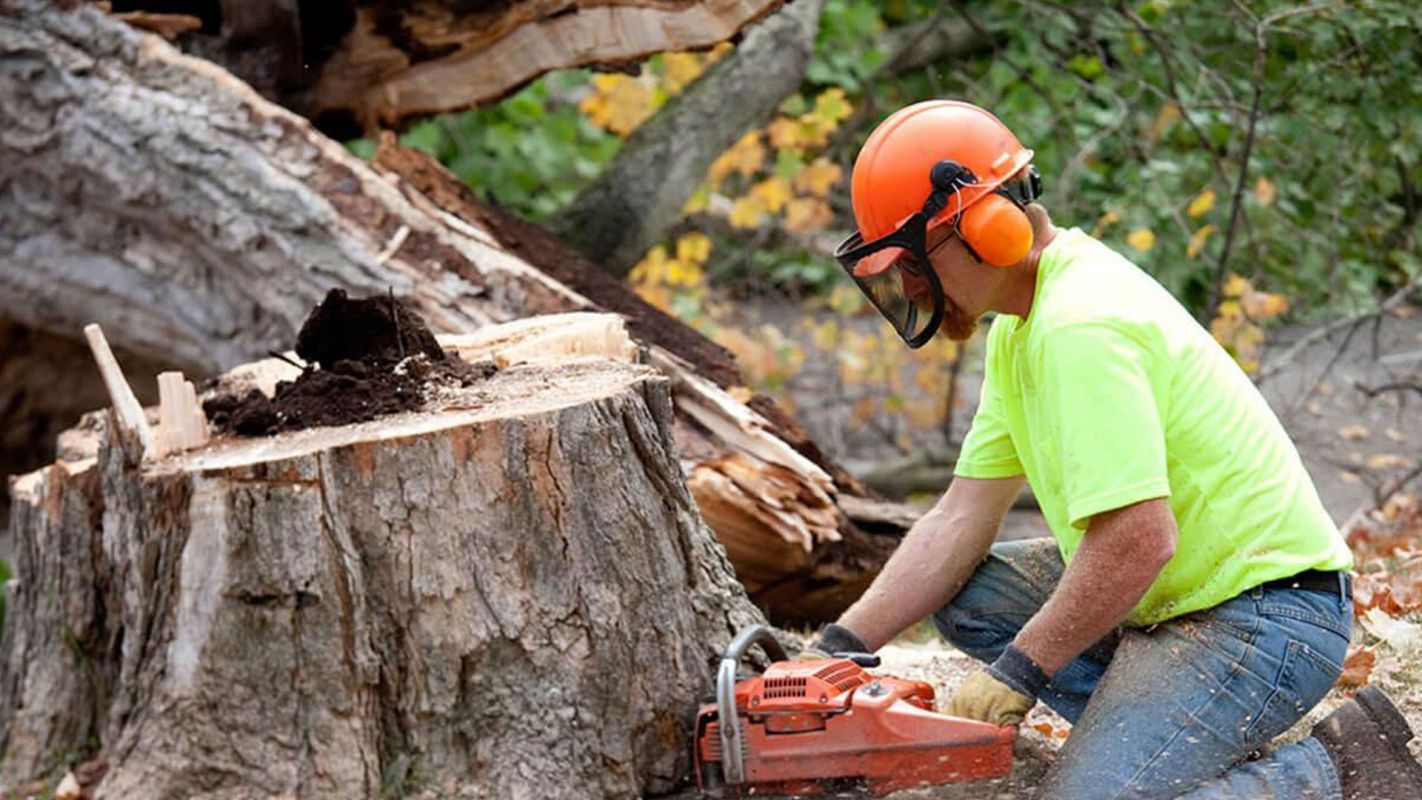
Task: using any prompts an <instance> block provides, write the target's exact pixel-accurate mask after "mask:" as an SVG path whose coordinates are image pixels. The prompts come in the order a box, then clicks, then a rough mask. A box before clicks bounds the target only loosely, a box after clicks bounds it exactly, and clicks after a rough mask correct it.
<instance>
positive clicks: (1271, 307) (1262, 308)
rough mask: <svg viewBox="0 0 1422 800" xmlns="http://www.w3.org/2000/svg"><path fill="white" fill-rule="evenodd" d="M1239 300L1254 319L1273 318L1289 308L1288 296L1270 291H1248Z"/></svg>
mask: <svg viewBox="0 0 1422 800" xmlns="http://www.w3.org/2000/svg"><path fill="white" fill-rule="evenodd" d="M1239 302H1240V305H1242V306H1243V307H1244V313H1245V314H1247V315H1249V318H1250V319H1252V320H1266V319H1273V318H1274V317H1277V316H1279V315H1280V314H1283V313H1284V312H1286V311H1288V310H1289V299H1288V298H1287V297H1284V296H1283V295H1282V294H1272V293H1270V292H1247V293H1246V294H1245V295H1244V296H1243V297H1241V298H1240V299H1239Z"/></svg>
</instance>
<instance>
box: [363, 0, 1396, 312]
mask: <svg viewBox="0 0 1422 800" xmlns="http://www.w3.org/2000/svg"><path fill="white" fill-rule="evenodd" d="M930 22H932V23H934V24H948V25H955V26H959V27H962V28H964V29H965V30H970V31H977V36H978V38H979V39H980V40H981V41H983V42H985V46H984V47H983V48H982V49H981V50H980V51H979V52H976V53H974V54H971V55H966V56H962V55H960V56H945V57H943V58H941V59H939V60H938V61H937V62H935V63H931V64H929V65H927V66H925V67H918V68H915V69H912V70H904V69H902V68H900V67H897V66H895V64H896V62H895V56H896V53H895V52H894V48H896V47H898V46H901V45H902V43H903V42H904V41H905V40H906V39H910V38H912V37H905V36H903V35H902V34H904V33H906V32H909V31H912V30H917V29H918V28H919V27H920V26H922V25H925V24H928V23H930ZM1261 42H1262V44H1263V49H1262V51H1260V50H1257V49H1256V46H1257V45H1258V43H1261ZM1257 54H1258V57H1256V55H1257ZM1419 63H1422V6H1419V4H1417V3H1416V2H1415V0H1339V2H1337V3H1334V4H1331V5H1324V4H1317V5H1309V4H1307V3H1304V2H1281V0H1245V1H1244V2H1240V3H1186V2H1178V0H1134V1H1133V2H1129V3H1126V4H1117V3H1114V2H1106V1H1105V0H1098V1H1097V2H1075V3H1036V2H1030V3H1027V2H1022V3H1003V2H989V1H988V0H965V2H959V3H941V2H937V1H936V0H887V1H886V2H871V0H827V2H826V4H825V10H824V14H823V16H822V18H821V20H820V29H819V35H818V39H817V41H816V46H815V51H814V56H813V58H812V60H811V63H810V65H809V68H808V73H807V77H806V81H805V85H804V86H803V87H802V89H801V91H800V92H799V93H797V94H795V95H793V96H791V97H790V98H788V99H787V100H786V101H785V103H783V104H782V107H781V109H780V111H781V115H782V118H785V119H790V120H794V119H798V118H802V117H803V116H804V115H806V114H809V113H810V112H812V111H813V110H814V108H815V103H816V98H819V97H823V96H825V95H824V92H825V90H826V89H831V88H837V89H840V90H843V92H844V95H843V96H842V100H843V102H845V103H846V104H847V106H848V108H852V109H853V110H854V113H853V115H851V116H849V117H848V118H847V119H846V121H845V123H844V125H845V127H844V128H843V129H840V130H836V131H834V132H833V133H832V135H831V137H830V141H829V145H828V150H826V151H824V152H825V153H826V154H827V155H828V156H829V157H830V158H831V159H832V160H833V162H834V163H835V164H837V165H838V166H839V167H840V169H841V170H842V173H843V175H844V176H847V175H848V174H849V170H850V168H851V166H852V164H853V159H854V155H855V153H856V152H857V150H858V146H859V144H860V143H862V142H863V140H864V138H865V137H866V136H867V135H868V133H869V131H870V130H871V129H872V128H873V126H874V125H875V124H876V123H877V122H878V121H879V120H881V119H883V117H884V116H886V115H887V114H889V113H890V112H892V111H893V110H895V109H896V108H898V107H900V106H902V105H905V104H907V103H912V102H915V101H918V100H923V99H928V98H933V97H954V98H962V99H967V100H970V101H972V102H975V103H978V104H980V105H983V106H985V107H987V108H989V109H990V110H992V111H993V112H994V113H996V114H997V115H998V116H999V117H1001V118H1002V119H1003V120H1004V121H1005V122H1006V123H1007V124H1008V125H1009V126H1010V127H1012V129H1013V130H1014V131H1015V132H1016V133H1017V134H1018V136H1019V138H1021V139H1022V141H1023V142H1024V144H1026V145H1027V146H1028V147H1031V148H1033V149H1034V150H1035V151H1036V163H1037V164H1038V166H1039V167H1040V169H1041V170H1042V172H1043V174H1044V176H1045V182H1046V186H1047V189H1048V193H1047V196H1046V198H1045V202H1046V204H1047V206H1048V207H1049V208H1050V209H1051V211H1052V214H1053V217H1054V218H1055V220H1056V221H1057V222H1058V223H1059V224H1065V225H1074V226H1079V227H1081V228H1083V229H1085V230H1087V231H1089V232H1095V233H1096V234H1097V235H1099V236H1101V237H1102V238H1103V239H1105V240H1106V241H1107V242H1108V243H1110V244H1111V245H1112V246H1114V247H1116V248H1117V249H1119V250H1121V251H1122V252H1123V253H1125V254H1126V255H1127V256H1129V257H1130V258H1132V259H1133V260H1135V261H1136V262H1137V263H1139V264H1140V265H1141V266H1142V267H1144V268H1145V269H1147V270H1148V271H1150V272H1151V273H1153V274H1154V275H1156V276H1157V277H1158V278H1159V279H1160V280H1161V281H1162V282H1163V283H1165V284H1166V285H1167V286H1168V287H1169V288H1170V289H1171V290H1172V291H1174V292H1175V293H1176V295H1177V296H1179V297H1181V298H1182V299H1183V300H1184V301H1185V302H1186V303H1187V305H1189V306H1190V307H1191V308H1192V309H1193V310H1195V311H1196V312H1203V311H1206V310H1207V308H1206V306H1207V303H1208V302H1209V300H1210V299H1211V298H1212V296H1213V295H1214V294H1215V293H1216V292H1217V291H1218V289H1219V288H1220V285H1221V284H1222V282H1223V281H1224V279H1225V278H1226V277H1227V276H1228V275H1229V274H1230V273H1237V274H1238V275H1240V276H1242V277H1243V278H1245V279H1247V280H1248V281H1250V282H1251V285H1252V286H1253V287H1256V288H1257V290H1258V291H1260V292H1273V293H1283V294H1285V295H1287V297H1288V299H1289V308H1290V310H1291V313H1295V314H1298V313H1302V314H1303V315H1305V316H1311V315H1336V314H1339V313H1343V312H1346V311H1349V310H1354V309H1355V308H1356V307H1357V306H1359V305H1362V304H1365V303H1368V302H1371V300H1372V298H1374V297H1375V296H1376V295H1377V294H1378V293H1380V292H1386V291H1390V290H1393V289H1395V288H1396V287H1398V286H1400V285H1401V284H1402V283H1403V282H1405V281H1406V280H1407V279H1408V278H1409V276H1411V275H1415V274H1416V273H1417V271H1418V269H1419V265H1418V262H1417V256H1416V253H1415V249H1414V248H1413V247H1412V246H1411V243H1412V242H1413V241H1414V240H1415V228H1416V221H1417V219H1418V218H1419V216H1422V190H1419V189H1418V186H1419V184H1422V164H1419V157H1418V152H1419V147H1422V82H1419V81H1418V80H1416V72H1417V65H1418V64H1419ZM651 68H652V69H653V70H654V71H655V70H657V69H659V67H658V66H657V65H656V64H653V65H652V66H651ZM592 91H593V89H592V87H591V86H590V76H589V75H588V74H587V73H585V72H569V73H562V74H558V75H554V76H550V77H548V78H545V79H543V80H541V81H539V82H537V83H535V84H533V85H531V86H530V87H528V88H527V89H525V90H523V91H521V92H519V93H518V94H516V95H514V96H512V97H510V98H508V99H507V100H505V101H503V102H501V103H499V104H497V105H495V106H491V107H489V108H486V109H481V110H477V111H472V112H469V113H467V114H462V115H456V116H450V117H444V118H440V119H437V120H434V121H431V122H428V123H425V124H423V125H420V126H418V127H416V128H414V129H412V130H411V131H410V132H409V133H407V134H406V136H405V140H406V142H407V143H409V144H411V145H413V146H416V147H420V148H422V149H425V150H427V151H429V152H432V153H434V154H435V155H437V156H438V157H439V158H441V159H442V160H443V161H444V162H445V163H446V164H448V165H449V166H450V167H451V169H453V170H454V171H455V172H456V173H457V174H459V175H460V176H461V177H462V178H464V179H465V180H466V181H468V182H469V183H470V185H472V186H474V187H475V188H476V189H478V190H479V191H480V192H482V193H484V194H485V196H486V197H489V198H493V199H497V200H498V201H499V202H500V203H502V204H504V205H506V206H508V207H510V208H512V209H513V210H515V211H517V212H519V213H521V214H524V215H526V216H529V217H532V218H535V219H543V218H547V217H549V216H551V215H554V214H556V213H557V210H558V209H559V208H561V207H562V206H563V204H565V203H566V202H568V201H569V200H570V199H571V198H572V197H573V196H574V195H575V194H576V192H577V191H578V190H579V189H580V188H582V187H583V186H585V185H587V183H589V182H590V181H591V179H592V178H593V177H594V176H595V175H596V174H597V172H598V170H599V169H600V168H601V166H602V165H603V164H605V163H606V161H607V160H608V159H609V158H611V157H612V155H613V154H614V153H615V152H616V150H617V148H618V146H619V140H618V139H617V137H616V136H613V135H611V134H609V133H606V132H604V131H602V130H600V129H598V128H597V127H595V126H593V125H591V124H589V123H588V120H587V118H586V117H585V116H584V115H583V114H581V113H579V111H578V109H577V105H578V102H579V100H580V98H583V97H587V96H588V95H589V94H590V93H591V92H592ZM836 97H841V96H839V95H836ZM612 99H613V97H612V95H608V101H609V102H611V101H612ZM652 100H653V101H655V100H656V98H655V97H653V98H652ZM1256 101H1257V105H1256ZM639 102H643V103H645V102H647V100H646V98H641V99H640V100H639ZM653 105H655V102H653ZM1251 130H1252V136H1251ZM779 133H780V134H781V135H782V138H784V137H785V136H788V135H790V134H791V133H794V131H792V130H791V129H790V128H783V129H782V130H781V131H780V132H779ZM801 133H802V134H803V133H804V132H803V131H802V132H801ZM775 138H776V135H775V132H773V131H772V132H770V133H768V134H767V135H766V136H764V137H763V139H762V143H763V144H765V146H767V147H768V148H771V149H769V150H768V153H770V154H771V155H770V157H771V158H772V159H773V160H771V161H770V162H769V164H768V165H767V166H766V167H765V170H764V171H763V172H760V173H755V172H754V169H752V170H751V171H749V172H744V173H742V174H741V177H739V178H735V179H733V180H732V181H731V184H732V185H739V184H738V183H737V181H739V182H740V183H746V184H747V185H749V184H751V183H753V182H754V181H760V180H762V178H763V177H764V176H766V175H773V176H775V177H778V178H781V179H784V180H787V181H793V180H794V179H795V178H796V176H797V175H799V174H800V172H801V170H803V169H805V167H806V164H807V163H808V160H807V157H806V155H805V153H804V152H802V150H803V148H801V147H795V146H781V145H774V146H773V147H772V144H773V141H772V140H774V139H775ZM353 149H356V150H357V152H360V151H361V150H362V149H365V150H368V149H369V145H368V144H359V143H357V144H354V145H353ZM846 183H847V181H841V182H839V183H838V184H837V185H836V187H835V188H834V189H833V190H832V192H831V194H830V197H829V200H830V202H831V205H832V207H833V209H834V212H835V225H834V227H837V228H839V229H840V230H843V229H845V228H848V227H849V225H850V224H851V220H850V216H849V207H848V206H849V204H848V196H847V195H848V192H847V191H846ZM733 188H734V187H733ZM742 188H745V187H742ZM730 191H731V189H727V190H726V192H727V193H728V194H727V197H730V198H732V199H734V194H729V192H730ZM742 199H744V198H742ZM762 199H764V200H765V202H766V203H770V204H773V202H778V201H779V200H778V199H777V198H775V197H774V196H773V195H771V194H769V193H768V190H767V194H766V196H765V197H764V198H762ZM705 200H706V197H705V193H704V192H703V193H702V195H701V196H700V197H699V200H698V201H697V203H695V204H694V205H696V207H697V208H704V207H705V206H706V203H705ZM737 208H738V209H739V210H740V211H742V212H743V214H742V216H743V217H744V219H746V220H749V219H751V218H752V217H754V218H755V219H757V220H761V221H760V222H759V223H758V224H756V225H738V224H737V221H736V220H733V222H732V224H733V227H734V228H735V229H734V230H733V231H732V232H731V235H729V236H727V235H721V233H720V231H722V230H723V229H724V223H722V222H717V223H714V224H712V225H711V226H703V227H702V229H703V230H706V231H708V232H716V237H717V243H716V248H715V252H716V256H715V257H714V258H713V259H712V261H711V262H710V263H708V264H707V265H706V270H707V274H708V275H709V276H710V277H711V278H712V279H713V281H716V282H718V285H721V286H725V285H726V284H725V283H722V282H735V283H741V284H744V285H746V286H764V285H766V284H767V283H772V284H778V285H781V286H783V287H788V288H793V289H797V290H805V291H810V292H817V291H821V290H823V289H825V288H828V287H830V286H833V285H835V284H836V282H837V281H838V280H839V279H838V276H837V272H836V270H837V268H836V267H835V266H834V265H833V263H832V262H831V261H830V260H829V259H828V258H827V257H826V256H824V255H821V254H813V255H812V254H809V253H807V252H806V249H807V248H806V245H805V237H804V236H803V235H789V236H778V235H777V236H770V237H768V238H767V237H766V235H765V230H764V228H765V227H767V226H777V225H785V224H786V221H788V219H789V216H788V215H787V216H785V217H783V218H782V220H783V221H777V220H776V219H775V218H774V217H770V216H761V214H764V213H765V212H763V211H759V210H757V209H756V208H751V207H749V206H746V205H745V204H743V203H738V204H737ZM751 212H756V213H755V214H752V213H751ZM698 213H700V212H698ZM693 224H694V225H695V224H697V223H695V222H694V218H693ZM809 227H810V226H809V225H806V226H805V228H806V229H809ZM790 232H791V233H792V234H796V233H797V232H796V231H793V230H792V231H790ZM1226 241H1228V242H1229V245H1228V254H1227V259H1224V258H1222V256H1224V255H1225V248H1226ZM810 249H811V250H814V251H815V252H816V253H823V249H824V248H823V247H815V248H810Z"/></svg>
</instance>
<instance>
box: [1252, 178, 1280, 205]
mask: <svg viewBox="0 0 1422 800" xmlns="http://www.w3.org/2000/svg"><path fill="white" fill-rule="evenodd" d="M1277 195H1278V193H1277V192H1276V191H1275V189H1274V182H1273V181H1271V180H1269V179H1268V178H1266V177H1264V176H1263V175H1261V176H1259V179H1258V180H1256V181H1255V182H1254V199H1255V200H1258V201H1259V205H1261V206H1267V205H1272V204H1273V202H1274V198H1275V197H1276V196H1277Z"/></svg>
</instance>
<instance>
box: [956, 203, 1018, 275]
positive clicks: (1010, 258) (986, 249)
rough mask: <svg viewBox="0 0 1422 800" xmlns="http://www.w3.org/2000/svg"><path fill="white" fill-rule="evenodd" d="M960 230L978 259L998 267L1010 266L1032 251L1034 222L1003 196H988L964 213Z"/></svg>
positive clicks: (959, 226) (959, 222) (959, 224)
mask: <svg viewBox="0 0 1422 800" xmlns="http://www.w3.org/2000/svg"><path fill="white" fill-rule="evenodd" d="M958 231H959V233H960V234H962V236H963V241H964V242H966V243H967V244H968V246H969V247H971V248H972V249H973V250H974V251H975V252H976V253H977V254H978V258H981V259H982V260H983V261H986V262H987V263H989V264H992V265H993V266H995V267H1010V266H1012V265H1013V264H1016V263H1017V262H1019V261H1021V260H1022V259H1024V258H1026V257H1027V252H1028V251H1029V250H1031V249H1032V222H1031V221H1030V220H1028V219H1027V215H1026V214H1025V213H1023V211H1022V209H1020V208H1018V207H1017V206H1016V205H1015V204H1014V203H1013V202H1012V201H1011V200H1008V199H1007V198H1006V197H1003V196H1001V195H996V194H992V195H988V196H987V197H984V198H982V199H980V200H978V202H976V203H974V204H973V205H972V206H970V207H969V208H968V210H966V211H964V212H963V214H962V217H961V218H960V219H959V220H958Z"/></svg>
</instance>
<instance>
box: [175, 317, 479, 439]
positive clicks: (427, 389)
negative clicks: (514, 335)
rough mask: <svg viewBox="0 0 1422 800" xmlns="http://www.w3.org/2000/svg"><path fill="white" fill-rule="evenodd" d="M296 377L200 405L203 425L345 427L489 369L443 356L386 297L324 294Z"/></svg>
mask: <svg viewBox="0 0 1422 800" xmlns="http://www.w3.org/2000/svg"><path fill="white" fill-rule="evenodd" d="M296 353H297V355H299V356H300V357H301V358H302V359H303V360H305V361H306V362H307V366H306V368H305V369H303V370H302V372H301V375H300V376H298V377H297V378H296V380H292V381H281V382H279V383H277V385H276V392H275V394H274V396H272V397H270V398H268V397H267V396H266V395H264V394H262V393H261V392H260V391H258V390H256V389H250V390H248V391H247V392H246V393H245V394H242V395H240V396H239V395H232V394H227V395H218V396H216V397H213V398H211V399H209V400H208V401H207V402H205V403H203V410H204V411H206V412H207V416H208V419H209V421H211V423H212V424H213V425H214V426H215V427H216V428H217V429H219V430H221V431H224V432H229V433H234V434H237V435H239V436H267V435H271V434H274V433H279V432H281V431H294V430H301V429H304V428H314V427H318V426H325V425H349V424H352V423H356V422H365V421H367V420H371V419H375V418H376V417H380V416H384V415H387V414H395V413H399V412H401V411H413V410H415V409H418V408H420V407H422V406H423V405H424V404H425V401H426V399H427V398H428V397H429V396H430V395H431V393H432V392H433V391H435V390H437V389H439V388H442V387H457V386H468V385H470V384H473V383H475V382H477V381H479V380H482V379H483V378H486V377H488V376H489V375H491V374H493V373H494V372H495V371H497V369H498V368H497V367H495V366H494V365H493V364H492V363H484V364H479V365H471V364H468V363H466V362H465V361H464V360H462V359H460V358H459V357H458V356H453V355H449V354H447V353H445V352H444V350H442V349H441V348H440V346H439V343H438V342H437V341H436V340H435V337H434V334H432V333H430V329H429V327H428V326H426V325H425V322H424V320H422V319H420V317H419V316H418V315H417V314H415V313H414V312H412V311H410V309H409V308H408V307H406V306H405V305H404V304H403V303H401V302H400V301H399V300H396V299H395V298H394V297H392V296H389V295H374V296H371V297H366V298H362V299H352V298H350V297H348V296H347V295H346V293H345V292H344V291H342V290H340V289H332V290H331V291H330V293H328V294H327V295H326V298H325V299H324V300H323V301H321V304H320V305H318V306H317V307H316V308H315V310H313V311H312V312H311V316H309V317H307V319H306V322H305V324H303V325H302V326H301V332H300V334H298V336H297V339H296Z"/></svg>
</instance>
